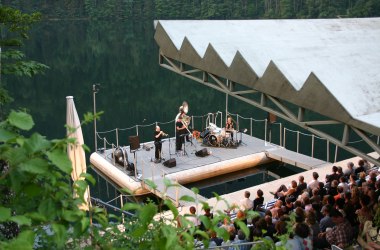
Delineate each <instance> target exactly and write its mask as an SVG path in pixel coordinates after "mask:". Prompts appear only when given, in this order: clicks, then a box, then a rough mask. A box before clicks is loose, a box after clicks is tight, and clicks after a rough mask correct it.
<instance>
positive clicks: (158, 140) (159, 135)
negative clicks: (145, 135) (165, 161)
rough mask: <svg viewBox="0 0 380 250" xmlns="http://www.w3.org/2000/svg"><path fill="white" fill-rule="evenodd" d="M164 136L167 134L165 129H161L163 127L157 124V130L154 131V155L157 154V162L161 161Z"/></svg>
mask: <svg viewBox="0 0 380 250" xmlns="http://www.w3.org/2000/svg"><path fill="white" fill-rule="evenodd" d="M163 136H167V134H165V133H164V131H161V128H160V127H159V126H156V130H155V131H154V146H155V151H154V156H155V158H156V159H155V162H160V161H161V149H162V142H161V139H162V137H163Z"/></svg>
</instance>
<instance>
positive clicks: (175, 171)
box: [90, 133, 325, 206]
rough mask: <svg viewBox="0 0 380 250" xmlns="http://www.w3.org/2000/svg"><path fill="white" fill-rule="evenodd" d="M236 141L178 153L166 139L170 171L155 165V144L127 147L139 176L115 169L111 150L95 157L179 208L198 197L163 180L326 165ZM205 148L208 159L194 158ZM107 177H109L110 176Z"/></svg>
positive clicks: (248, 140) (253, 141)
mask: <svg viewBox="0 0 380 250" xmlns="http://www.w3.org/2000/svg"><path fill="white" fill-rule="evenodd" d="M237 138H238V139H239V140H241V143H240V144H239V145H238V147H236V148H225V147H209V146H206V145H203V144H202V143H201V142H200V141H197V140H196V139H193V140H192V142H186V143H185V146H184V150H183V151H181V152H175V138H168V139H165V140H164V142H163V144H162V157H163V158H164V159H165V160H169V159H171V158H172V159H175V161H176V166H175V167H171V168H169V167H166V166H164V165H163V161H162V162H161V163H155V162H154V161H153V160H154V144H153V142H147V143H144V144H141V147H140V149H139V150H137V151H135V152H134V153H131V152H130V148H129V146H125V147H123V148H124V149H125V150H126V152H127V153H128V160H129V162H134V163H135V166H136V169H137V173H136V175H133V174H132V173H131V172H129V171H127V170H125V169H124V167H122V166H121V165H118V164H116V166H115V165H114V164H113V159H112V149H109V150H106V151H104V152H102V153H101V152H97V153H94V154H96V157H98V159H99V158H103V159H105V160H106V161H107V162H108V163H107V164H108V165H107V168H110V167H113V168H115V170H116V172H117V174H116V175H124V176H125V178H128V179H129V182H134V187H136V186H139V187H142V188H143V189H145V190H146V191H150V192H152V193H155V194H156V195H158V196H160V197H165V198H169V199H171V200H173V201H175V202H176V204H177V205H179V206H187V205H189V202H185V201H178V198H179V197H182V196H184V195H186V196H192V197H195V194H194V193H193V192H192V190H189V189H187V188H186V187H184V186H182V185H178V187H171V188H169V189H167V188H166V187H165V185H164V178H167V179H170V180H171V181H172V182H178V183H179V184H186V183H190V182H195V181H199V180H204V179H207V178H211V177H215V176H218V175H222V174H226V173H230V172H234V171H238V170H242V169H247V168H252V167H254V166H256V165H260V164H263V163H266V162H269V161H272V160H278V161H283V162H285V163H290V164H293V165H295V166H299V167H302V168H304V169H313V168H317V167H319V166H323V165H324V164H325V162H323V161H321V160H318V159H315V158H311V157H308V156H305V155H302V154H298V153H295V152H292V151H289V150H286V149H284V148H282V147H280V146H278V145H275V144H271V143H268V142H265V141H264V140H261V139H258V138H255V137H252V136H249V135H247V134H244V133H242V134H240V133H239V134H238V135H237ZM204 148H206V149H207V150H208V152H209V153H210V154H209V155H207V156H205V157H198V156H196V155H195V152H197V151H199V150H202V149H204ZM94 158H95V156H94V157H93V155H92V156H91V158H90V159H91V162H92V163H93V165H94V166H95V167H96V168H98V169H99V165H100V164H103V163H99V161H98V160H95V159H94ZM103 161H104V160H103ZM103 167H104V166H103ZM100 171H101V170H100ZM107 171H108V170H107ZM104 174H105V175H109V174H107V173H104ZM108 177H110V176H108ZM136 177H137V178H136ZM110 179H112V177H110ZM145 179H149V180H151V181H153V182H154V183H155V184H156V185H157V187H156V189H155V190H152V189H151V188H150V187H148V186H147V185H144V184H143V182H142V180H145ZM115 183H116V184H117V183H118V182H117V181H115ZM119 185H120V186H121V187H122V188H123V187H124V186H123V184H119ZM196 199H197V200H198V201H206V200H207V199H206V198H204V197H202V196H200V195H197V196H196ZM190 203H191V202H190Z"/></svg>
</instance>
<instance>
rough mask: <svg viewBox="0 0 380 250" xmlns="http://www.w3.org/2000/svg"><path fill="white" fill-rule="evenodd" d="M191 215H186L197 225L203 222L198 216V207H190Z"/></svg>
mask: <svg viewBox="0 0 380 250" xmlns="http://www.w3.org/2000/svg"><path fill="white" fill-rule="evenodd" d="M189 211H190V216H186V219H187V220H188V221H190V222H191V223H192V225H194V226H195V227H198V226H199V225H200V224H201V223H200V220H199V219H198V216H197V215H196V214H195V213H196V212H197V210H196V208H195V207H194V206H191V207H190V208H189Z"/></svg>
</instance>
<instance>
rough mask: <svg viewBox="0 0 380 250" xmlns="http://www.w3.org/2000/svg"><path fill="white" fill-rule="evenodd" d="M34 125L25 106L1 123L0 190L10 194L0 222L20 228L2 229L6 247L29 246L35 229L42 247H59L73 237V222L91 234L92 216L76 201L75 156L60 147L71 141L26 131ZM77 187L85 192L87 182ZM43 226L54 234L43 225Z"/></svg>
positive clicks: (0, 234)
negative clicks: (11, 234) (14, 233)
mask: <svg viewBox="0 0 380 250" xmlns="http://www.w3.org/2000/svg"><path fill="white" fill-rule="evenodd" d="M33 125H34V122H33V119H32V117H31V116H30V115H28V114H27V113H24V112H22V111H12V112H11V113H10V115H9V116H8V118H7V119H6V121H4V122H2V123H1V124H0V138H1V142H2V144H1V145H0V161H1V162H2V165H1V171H0V173H1V176H0V191H1V193H2V194H7V195H6V196H3V197H1V198H0V200H1V201H0V204H2V205H1V206H0V214H1V216H0V222H1V223H2V224H3V226H5V227H7V225H11V224H7V223H11V222H12V223H15V224H17V227H18V228H19V230H20V231H21V233H20V234H19V235H18V236H17V237H14V238H12V237H9V235H7V234H6V233H4V232H3V231H0V239H1V240H2V242H1V245H0V248H2V249H8V248H9V249H12V248H13V249H15V248H17V246H24V247H26V248H31V246H33V244H34V239H35V236H36V234H38V235H39V236H40V242H39V244H40V245H41V247H46V248H51V247H53V248H54V247H58V248H61V247H62V246H63V245H64V244H65V243H66V242H67V240H68V239H69V238H72V237H73V233H68V232H70V228H79V230H76V231H75V230H74V231H75V233H77V232H78V231H79V232H80V235H81V236H83V237H88V233H87V231H88V228H89V223H87V221H88V218H87V217H86V213H85V212H83V211H81V210H79V209H78V207H77V204H79V203H81V201H79V200H80V199H74V198H73V197H72V192H73V189H72V188H71V185H70V181H69V178H70V175H69V173H70V172H71V162H70V160H69V159H68V157H67V154H66V153H65V152H64V151H62V150H61V149H62V146H63V145H67V143H69V142H68V140H66V139H63V140H55V141H54V142H53V141H48V140H46V138H45V137H44V136H42V135H40V134H38V133H33V134H32V135H31V136H30V137H27V136H25V135H23V133H24V132H25V131H27V130H31V129H32V128H33ZM74 187H75V188H76V189H77V193H83V192H84V190H85V189H86V188H87V184H86V183H85V185H74ZM45 226H48V227H51V229H52V231H53V232H54V233H53V235H48V234H47V233H46V231H45V230H43V227H45ZM5 239H9V240H5ZM79 240H80V238H79ZM24 247H23V249H25V248H24Z"/></svg>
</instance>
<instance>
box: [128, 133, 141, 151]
mask: <svg viewBox="0 0 380 250" xmlns="http://www.w3.org/2000/svg"><path fill="white" fill-rule="evenodd" d="M129 147H130V149H131V150H136V149H139V148H140V139H139V136H138V135H133V136H130V137H129Z"/></svg>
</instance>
